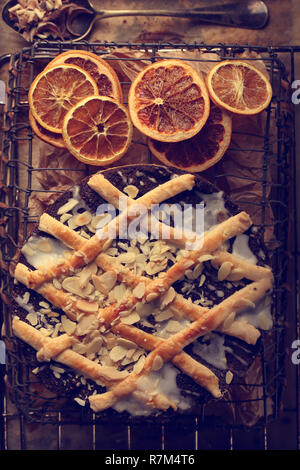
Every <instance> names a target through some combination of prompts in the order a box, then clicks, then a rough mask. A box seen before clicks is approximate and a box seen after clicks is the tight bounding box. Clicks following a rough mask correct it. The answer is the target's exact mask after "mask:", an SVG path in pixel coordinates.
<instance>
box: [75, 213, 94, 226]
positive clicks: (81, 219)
mask: <svg viewBox="0 0 300 470" xmlns="http://www.w3.org/2000/svg"><path fill="white" fill-rule="evenodd" d="M91 220H92V214H91V213H90V212H89V211H84V212H82V213H81V214H77V215H76V218H75V223H76V224H77V227H82V226H83V225H88V224H89V223H90V222H91Z"/></svg>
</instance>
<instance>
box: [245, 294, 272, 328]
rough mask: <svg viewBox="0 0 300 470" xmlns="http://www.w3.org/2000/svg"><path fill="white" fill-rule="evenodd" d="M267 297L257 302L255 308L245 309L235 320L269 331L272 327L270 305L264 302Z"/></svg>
mask: <svg viewBox="0 0 300 470" xmlns="http://www.w3.org/2000/svg"><path fill="white" fill-rule="evenodd" d="M266 299H268V298H267V297H265V298H263V299H261V300H260V301H259V302H257V304H256V306H255V308H251V307H250V308H247V309H245V310H244V311H243V312H241V313H239V314H238V315H237V316H236V320H241V321H247V322H248V323H251V325H253V326H255V328H260V329H261V330H270V329H271V328H272V326H273V320H272V314H271V304H270V303H269V302H266Z"/></svg>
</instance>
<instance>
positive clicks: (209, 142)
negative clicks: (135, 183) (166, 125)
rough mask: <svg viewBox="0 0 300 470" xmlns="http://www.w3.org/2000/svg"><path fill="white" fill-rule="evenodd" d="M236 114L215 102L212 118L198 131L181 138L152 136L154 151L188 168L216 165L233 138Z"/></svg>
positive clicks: (167, 161) (169, 163)
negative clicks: (171, 138)
mask: <svg viewBox="0 0 300 470" xmlns="http://www.w3.org/2000/svg"><path fill="white" fill-rule="evenodd" d="M231 133H232V118H231V115H230V114H229V113H227V112H226V111H223V110H222V109H221V108H218V107H217V106H216V105H215V104H214V103H211V107H210V113H209V117H208V120H207V122H206V124H205V125H204V127H203V128H202V129H201V131H200V132H198V134H196V135H195V136H194V137H192V138H191V139H188V140H183V141H181V142H173V143H167V142H158V141H155V140H153V139H149V140H148V145H149V148H150V150H151V152H152V154H153V155H154V156H155V157H156V158H158V160H160V161H161V162H162V163H164V164H165V165H167V166H173V167H175V168H179V169H180V170H185V171H188V172H191V173H193V172H201V171H204V170H206V169H207V168H209V167H211V166H213V165H215V164H216V163H217V162H218V161H219V160H220V159H221V158H222V157H223V155H224V153H225V152H226V150H227V149H228V147H229V144H230V142H231Z"/></svg>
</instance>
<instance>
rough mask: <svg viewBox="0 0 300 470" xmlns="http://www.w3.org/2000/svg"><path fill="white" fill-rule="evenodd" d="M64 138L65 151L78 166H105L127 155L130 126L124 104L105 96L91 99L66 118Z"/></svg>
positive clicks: (69, 113) (76, 106)
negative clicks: (78, 161) (78, 163)
mask: <svg viewBox="0 0 300 470" xmlns="http://www.w3.org/2000/svg"><path fill="white" fill-rule="evenodd" d="M63 138H64V141H65V144H66V147H67V149H68V150H69V151H70V153H72V155H74V156H75V157H76V158H77V159H78V160H80V161H81V162H84V163H88V164H90V165H99V166H102V165H107V164H110V163H112V162H115V161H116V160H118V159H119V158H121V157H122V156H123V155H124V153H125V152H126V151H127V149H128V147H129V145H130V143H131V139H132V123H131V120H130V117H129V113H128V111H127V109H126V108H125V106H124V105H123V104H121V103H119V102H118V101H115V100H113V99H112V98H109V97H106V96H90V97H87V98H85V99H83V100H82V101H80V102H79V103H77V104H76V105H75V106H73V107H72V108H71V109H70V110H69V111H68V113H67V114H66V117H65V119H64V125H63Z"/></svg>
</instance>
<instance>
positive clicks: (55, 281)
mask: <svg viewBox="0 0 300 470" xmlns="http://www.w3.org/2000/svg"><path fill="white" fill-rule="evenodd" d="M53 285H54V287H55V288H56V289H61V287H62V286H61V283H60V282H59V280H58V279H53Z"/></svg>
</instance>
